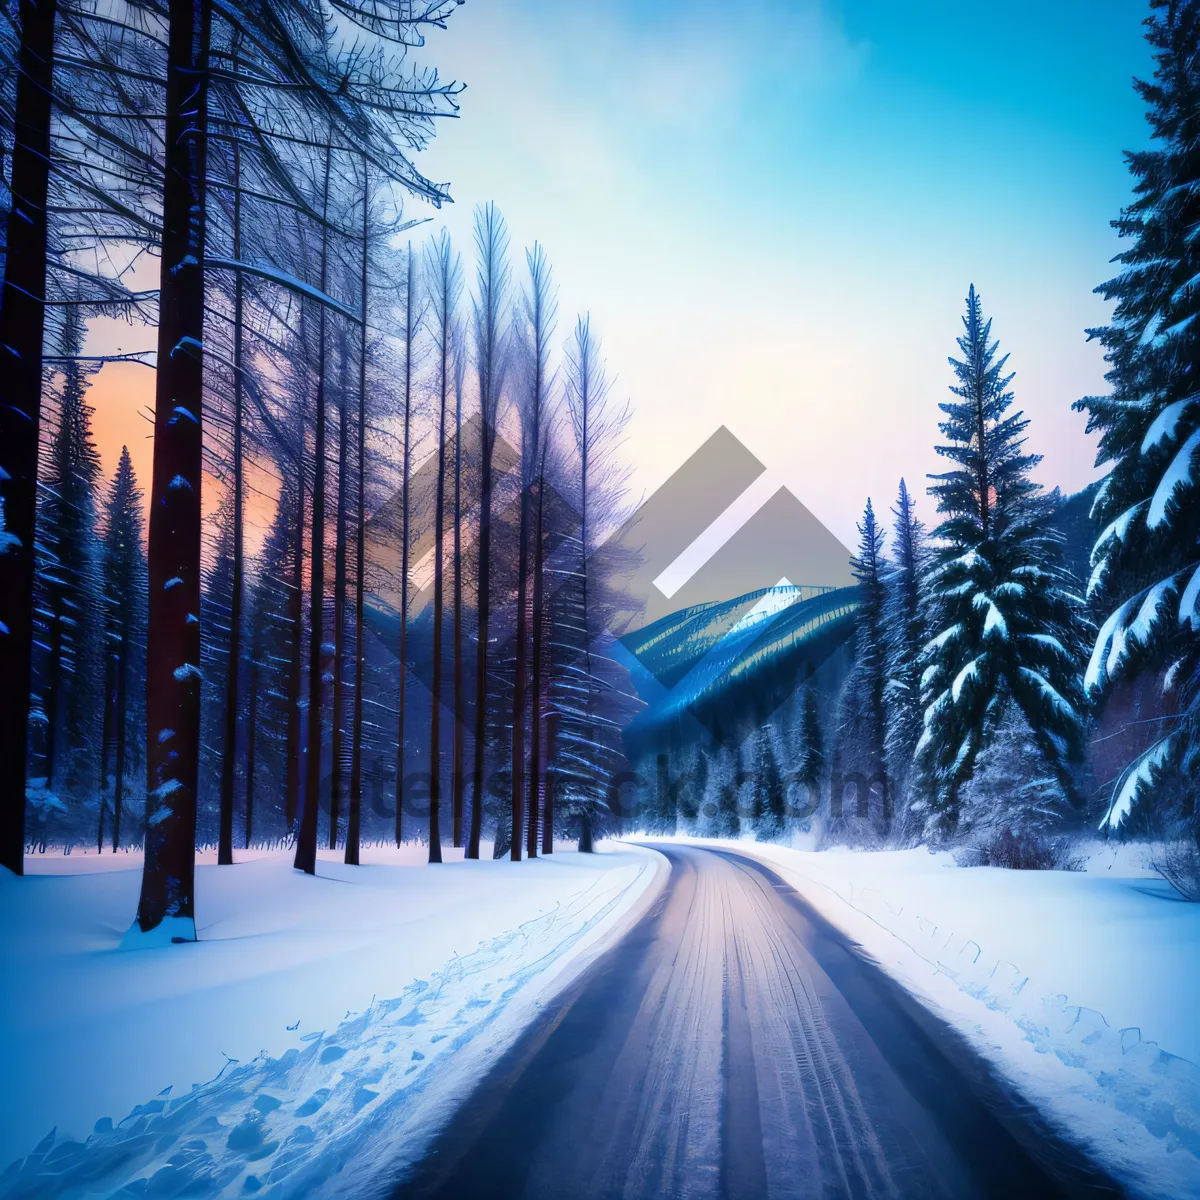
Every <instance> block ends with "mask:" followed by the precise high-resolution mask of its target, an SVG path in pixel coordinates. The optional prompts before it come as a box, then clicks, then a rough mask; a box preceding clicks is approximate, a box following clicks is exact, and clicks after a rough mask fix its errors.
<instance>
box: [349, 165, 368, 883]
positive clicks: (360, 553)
mask: <svg viewBox="0 0 1200 1200" xmlns="http://www.w3.org/2000/svg"><path fill="white" fill-rule="evenodd" d="M370 211H371V189H370V178H369V176H368V174H367V163H366V159H365V158H364V160H363V198H362V275H361V277H360V279H359V297H358V311H359V315H360V316H361V317H362V325H361V327H360V328H361V339H362V340H361V342H360V344H359V348H358V431H357V432H358V445H357V452H358V464H357V465H358V496H357V497H356V503H355V514H356V529H355V542H354V715H353V717H352V718H351V720H352V721H353V725H352V727H351V734H350V736H351V748H350V813H349V816H348V818H347V820H346V862H347V863H348V864H349V865H350V866H357V865H358V851H359V841H360V840H361V836H362V835H361V825H362V722H363V593H364V583H365V579H366V562H365V559H366V552H367V551H366V528H367V505H366V477H367V299H368V297H367V270H368V267H369V266H370V259H369V257H368V242H367V234H368V232H369V221H370Z"/></svg>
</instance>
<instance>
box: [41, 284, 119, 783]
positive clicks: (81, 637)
mask: <svg viewBox="0 0 1200 1200" xmlns="http://www.w3.org/2000/svg"><path fill="white" fill-rule="evenodd" d="M62 340H63V351H64V355H65V356H66V357H67V358H69V359H72V360H74V358H75V357H76V356H77V355H78V354H79V352H80V350H81V348H82V344H83V320H82V316H81V314H80V311H79V307H78V306H77V305H72V306H71V307H70V308H68V310H67V318H66V322H65V326H64V329H63V338H62ZM88 387H89V384H88V381H87V378H86V376H85V373H84V371H83V368H82V367H81V366H80V364H79V363H78V362H77V361H69V362H68V363H67V365H66V368H65V371H64V375H63V384H62V388H61V390H60V392H59V396H58V414H57V417H58V419H57V425H56V428H55V430H54V435H53V438H52V440H51V443H50V454H49V462H48V464H47V466H48V469H47V472H46V478H45V493H44V497H45V498H44V501H43V505H42V512H41V514H40V518H39V522H38V524H39V527H40V529H39V538H38V544H39V549H40V551H41V555H40V558H41V562H40V563H39V571H38V593H39V600H40V604H39V613H38V615H39V618H40V621H41V623H42V624H43V625H44V637H45V641H46V644H47V646H48V651H47V653H46V655H45V658H44V668H43V670H42V672H40V674H41V676H42V679H41V682H42V708H43V711H44V713H45V720H46V736H45V754H44V761H45V775H46V787H47V789H48V790H50V791H54V790H56V789H60V790H65V791H66V793H67V794H68V795H70V796H74V797H75V798H76V799H82V798H83V797H84V796H89V795H91V794H92V792H93V783H94V779H95V775H96V770H97V766H98V764H99V753H98V751H99V749H100V747H99V745H98V742H97V739H96V731H97V730H98V728H99V727H100V726H99V718H100V716H101V708H102V703H103V695H102V691H103V689H102V684H101V681H102V679H103V673H104V666H103V647H102V634H101V626H102V620H103V616H102V600H101V589H102V586H103V580H102V562H101V554H100V545H99V543H98V541H97V538H96V525H97V521H96V515H97V514H96V490H97V486H98V484H99V481H100V455H99V452H98V451H97V450H96V446H95V443H94V441H93V439H92V415H93V413H92V408H91V405H89V404H88V402H87V390H88Z"/></svg>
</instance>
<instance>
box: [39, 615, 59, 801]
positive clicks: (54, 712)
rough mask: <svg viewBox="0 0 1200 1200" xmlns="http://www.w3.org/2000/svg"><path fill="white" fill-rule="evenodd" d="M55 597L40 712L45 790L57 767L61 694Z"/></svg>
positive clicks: (51, 786) (48, 788) (50, 785)
mask: <svg viewBox="0 0 1200 1200" xmlns="http://www.w3.org/2000/svg"><path fill="white" fill-rule="evenodd" d="M56 601H57V597H52V598H51V600H50V604H49V606H48V607H49V609H50V650H49V653H48V654H47V656H46V701H45V703H44V704H43V705H42V711H43V712H44V713H45V715H46V745H45V761H44V764H43V765H44V766H45V769H46V790H47V791H51V790H52V789H53V787H54V776H55V773H56V770H57V767H58V698H59V696H60V695H61V694H62V618H61V617H60V616H59V614H58V613H57V612H56V611H54V610H55V609H56V608H57V607H58V605H57V603H56Z"/></svg>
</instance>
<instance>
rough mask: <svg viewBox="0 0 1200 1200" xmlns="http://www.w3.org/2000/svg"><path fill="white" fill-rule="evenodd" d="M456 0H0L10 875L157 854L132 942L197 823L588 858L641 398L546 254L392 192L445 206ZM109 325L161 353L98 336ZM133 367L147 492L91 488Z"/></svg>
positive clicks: (247, 832)
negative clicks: (431, 214) (454, 238)
mask: <svg viewBox="0 0 1200 1200" xmlns="http://www.w3.org/2000/svg"><path fill="white" fill-rule="evenodd" d="M455 7H456V3H455V0H429V2H427V3H418V4H410V3H407V2H406V0H394V2H391V0H385V2H384V3H380V2H379V0H372V2H371V3H361V2H359V0H330V2H329V3H325V4H323V3H320V2H318V0H269V2H268V3H264V4H255V5H251V6H228V5H222V4H217V3H214V2H213V0H189V2H186V3H175V2H173V3H171V4H169V5H168V4H160V3H157V2H154V0H121V2H119V3H116V4H111V5H109V4H106V5H102V6H97V5H95V4H92V3H89V2H88V0H82V2H77V0H36V2H35V0H22V2H21V4H20V5H19V7H17V8H14V9H12V10H10V9H9V8H7V7H6V9H5V16H4V20H3V24H2V26H0V61H2V62H3V66H4V74H3V77H2V82H0V101H2V107H0V112H2V114H3V119H4V142H3V151H4V162H3V167H4V172H3V174H4V180H5V185H6V186H5V205H4V210H3V218H4V223H5V229H6V238H5V248H6V256H5V259H4V264H5V275H4V284H5V286H4V290H3V304H2V306H0V344H2V345H3V354H4V356H5V365H4V371H5V376H6V395H5V403H4V406H3V409H2V414H3V415H2V417H0V420H2V421H3V427H2V429H0V447H2V453H3V471H4V473H3V475H0V480H2V481H3V488H4V493H3V500H4V510H3V518H4V519H3V534H2V535H0V536H3V539H4V543H3V550H4V553H3V555H0V561H2V563H3V593H2V595H3V606H4V608H3V621H4V636H3V637H0V653H2V654H3V663H2V670H3V676H4V679H5V681H6V686H5V688H4V689H3V696H2V699H0V703H2V704H3V706H4V707H3V712H2V713H0V731H2V734H0V736H2V737H3V745H2V746H0V756H2V758H3V761H4V764H5V770H4V772H3V773H2V779H0V812H2V822H3V824H2V826H0V856H2V861H3V863H4V865H6V866H8V867H9V868H10V869H12V870H14V871H17V872H20V871H21V869H22V862H23V856H24V854H25V853H26V851H27V849H29V848H31V847H34V846H37V845H39V844H40V845H43V846H44V845H45V844H46V842H47V839H50V838H54V839H55V840H56V841H58V842H65V843H67V844H70V843H71V842H72V841H74V842H75V843H76V844H78V843H79V842H83V841H86V840H88V839H92V840H94V843H95V844H96V845H97V846H98V847H105V846H111V847H112V848H113V849H114V850H115V849H117V848H119V847H120V846H122V845H128V844H130V843H134V844H136V843H144V847H145V859H144V870H143V886H142V894H141V900H140V904H139V909H138V916H137V922H136V925H135V929H136V930H140V931H142V932H144V933H149V932H150V931H158V932H157V934H156V936H158V937H160V938H162V937H182V938H191V937H193V936H194V924H193V913H194V909H193V892H192V887H193V876H194V861H195V848H196V846H197V844H198V843H199V844H208V845H212V844H215V845H216V847H217V853H218V861H219V862H221V863H228V862H231V861H232V854H233V848H234V846H235V844H237V845H249V844H251V842H252V841H257V842H262V841H272V840H279V841H285V840H289V839H290V840H292V841H294V846H295V861H296V865H297V867H299V868H302V869H303V870H305V871H308V872H312V871H313V870H314V869H315V863H316V856H317V851H318V846H319V845H321V844H324V845H327V846H329V847H330V848H339V849H342V850H343V852H344V855H345V859H346V861H347V862H350V863H355V862H357V861H358V857H359V851H360V846H361V844H362V842H363V841H364V839H371V840H382V839H385V838H386V839H387V840H394V841H396V842H397V843H398V842H400V841H401V840H402V839H404V838H405V837H407V836H410V835H411V834H412V832H413V829H412V828H411V825H412V823H413V821H414V814H416V819H417V820H419V823H420V826H421V829H422V831H423V832H424V833H425V834H426V836H427V841H428V846H429V857H430V859H431V860H432V861H437V860H438V859H439V858H440V856H441V845H442V842H443V840H446V841H449V842H452V843H453V844H454V845H455V846H461V847H463V849H464V851H465V854H466V855H467V856H468V857H477V856H478V855H479V854H480V852H481V843H483V844H486V842H487V841H490V842H492V844H493V847H494V850H493V852H494V853H495V854H496V855H497V856H500V855H501V854H505V855H510V856H511V857H512V858H514V859H517V858H521V857H522V855H523V854H528V855H531V856H532V855H536V854H538V853H549V852H551V851H552V849H553V837H554V833H555V831H556V830H557V831H558V832H559V833H560V834H564V833H566V834H570V835H571V836H574V837H577V838H579V840H580V843H581V845H582V846H583V848H590V842H591V836H592V820H593V816H594V814H595V812H596V811H597V810H598V809H599V807H600V805H601V803H602V801H603V786H602V782H601V781H602V780H603V779H604V778H605V776H606V773H607V771H608V769H609V762H610V760H611V759H612V758H613V756H614V755H616V754H619V728H620V720H619V711H620V709H621V706H622V705H623V704H625V703H627V701H626V699H625V697H624V696H623V694H622V693H621V691H620V688H619V683H618V680H617V676H616V675H615V673H614V671H613V670H612V669H611V664H610V663H609V662H608V660H607V659H605V658H604V657H603V655H600V654H598V653H597V652H596V639H597V637H598V635H599V633H600V632H601V630H602V629H603V628H604V626H605V623H606V621H607V618H608V611H607V606H609V605H610V604H611V598H610V596H609V595H608V585H607V584H606V583H605V580H604V578H603V577H602V575H603V573H602V572H601V571H599V570H598V563H599V562H600V561H601V560H602V559H603V553H602V552H600V553H598V551H599V547H600V544H601V542H602V540H603V537H604V534H605V533H606V531H607V530H608V528H609V527H610V525H611V523H612V521H613V520H614V519H615V516H616V513H617V511H618V509H619V506H620V505H621V503H622V496H623V487H622V479H623V476H622V472H621V469H620V466H619V464H618V462H617V460H616V458H615V455H614V450H615V447H616V444H617V437H618V435H619V432H620V427H621V425H622V423H623V421H624V419H625V410H624V409H623V408H621V407H620V406H618V405H616V404H614V403H613V402H612V400H611V398H610V395H609V382H608V379H607V377H606V374H605V366H604V360H603V356H602V350H601V346H600V342H599V338H598V337H597V335H596V333H595V331H594V330H593V328H592V326H591V323H590V321H589V320H588V318H587V317H586V316H581V317H580V318H578V320H575V321H572V322H571V323H570V325H569V326H568V327H567V328H566V329H560V328H559V323H558V313H557V303H556V298H555V297H556V293H555V285H554V281H553V276H552V271H551V266H550V263H549V262H548V260H547V257H546V255H545V253H544V251H543V250H542V248H541V247H540V246H537V245H534V246H532V247H530V248H529V249H528V250H526V251H525V252H524V253H523V254H518V253H513V252H512V250H511V248H510V246H509V241H508V234H507V230H506V227H505V223H504V220H503V218H502V216H501V214H500V213H499V212H498V211H497V210H496V208H495V207H494V206H492V205H484V206H482V207H480V208H479V209H478V210H477V212H476V219H475V238H474V246H473V247H471V248H470V253H469V254H468V255H467V263H466V264H465V265H464V260H463V254H462V251H461V250H460V248H459V247H456V246H454V245H453V244H452V243H451V241H450V238H449V237H448V235H447V234H446V233H445V232H444V231H442V232H441V233H437V232H434V233H429V232H428V231H427V230H428V227H426V228H416V227H415V226H416V225H417V224H418V222H414V220H413V219H412V218H411V217H410V216H409V215H408V213H407V209H406V205H408V206H409V207H411V203H410V202H411V201H412V200H414V199H420V200H423V201H427V202H430V203H432V204H434V205H440V204H441V203H444V202H445V201H447V200H448V199H449V195H448V193H447V191H446V189H445V188H444V187H443V186H441V185H438V184H435V183H433V182H431V181H429V180H427V179H425V178H424V177H423V176H422V175H421V173H420V172H419V171H418V170H417V168H416V166H415V165H414V162H413V151H416V150H420V149H421V148H422V147H423V146H424V145H425V144H426V143H427V142H428V140H429V139H430V138H431V137H432V136H433V134H434V132H435V130H436V126H437V122H438V121H439V120H440V119H443V118H449V117H453V116H455V115H456V114H457V111H458V101H457V97H458V95H459V92H460V91H461V87H460V85H459V84H457V83H453V82H451V83H446V82H443V81H441V80H440V79H439V77H438V75H437V73H436V72H435V71H433V70H432V69H429V68H426V67H422V66H417V65H414V54H415V53H416V52H417V50H418V49H419V48H420V47H422V46H423V45H424V41H425V34H426V32H427V31H428V30H430V29H434V28H438V27H441V26H443V25H444V23H445V21H446V19H447V18H448V17H449V16H450V14H451V12H452V11H453V10H454V8H455ZM156 260H157V261H156ZM148 264H152V265H154V266H157V268H158V279H157V287H153V286H150V285H149V284H150V281H149V280H148V279H147V275H148V272H149V269H150V267H149V266H148ZM100 317H103V318H112V317H116V318H120V319H124V320H126V321H128V322H130V323H139V322H144V323H147V324H156V325H157V353H156V354H155V355H154V356H152V358H151V357H150V356H138V355H122V354H89V353H87V350H88V345H87V330H88V323H89V321H92V320H93V319H94V318H100ZM129 357H134V358H142V359H143V360H149V361H151V362H152V364H153V365H154V366H155V367H156V385H155V386H156V392H155V402H154V412H153V435H154V459H153V473H152V478H151V479H150V480H148V481H146V480H138V479H137V478H136V477H135V475H134V471H133V466H132V462H131V459H130V456H129V454H128V451H127V450H126V451H125V452H123V454H122V456H121V459H120V464H119V467H118V469H117V471H116V474H115V476H114V478H113V479H111V480H103V479H102V478H101V468H100V461H99V455H98V453H97V450H96V445H95V439H94V435H93V432H92V418H93V415H94V414H93V411H92V408H91V406H90V404H89V400H88V390H89V386H90V380H91V377H92V376H93V374H94V373H95V371H96V370H98V369H99V368H100V367H102V366H103V365H104V363H106V362H111V361H114V360H115V359H120V358H129ZM142 489H146V490H147V492H148V509H149V523H148V524H149V528H148V536H147V537H145V538H144V537H143V533H142V530H143V496H142ZM434 697H437V698H438V701H439V702H438V703H434V702H433V698H434ZM548 771H549V772H550V777H551V778H552V779H553V780H554V781H555V785H554V786H553V787H550V788H548V787H547V773H548ZM27 781H28V788H27ZM27 791H28V808H27V804H26V799H27ZM27 813H28V821H27ZM443 821H446V822H447V823H448V828H444V827H443V824H442V823H443ZM406 822H408V823H409V824H408V826H406Z"/></svg>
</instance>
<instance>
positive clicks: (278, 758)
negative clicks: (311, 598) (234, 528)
mask: <svg viewBox="0 0 1200 1200" xmlns="http://www.w3.org/2000/svg"><path fill="white" fill-rule="evenodd" d="M299 507H300V497H299V492H298V489H297V487H296V485H295V482H294V481H293V480H292V479H289V477H288V476H287V475H284V485H283V490H282V492H281V494H280V497H279V503H278V505H277V506H276V509H275V515H274V517H273V518H272V520H271V524H270V526H269V528H268V530H267V535H266V537H265V539H264V540H263V544H262V549H261V550H260V551H259V554H258V561H257V564H256V567H257V569H256V571H255V575H254V582H253V585H252V587H251V590H250V628H251V630H252V634H251V638H252V643H253V644H252V649H251V661H250V675H251V682H250V684H249V687H250V690H251V703H252V704H254V703H255V696H257V711H256V713H255V718H256V719H255V720H254V721H251V722H248V726H249V727H248V729H247V753H246V803H247V809H248V813H247V818H246V824H247V825H249V826H250V827H251V828H252V829H255V830H258V831H259V832H260V835H261V834H262V832H263V831H265V830H270V831H271V833H273V834H274V835H276V836H278V835H279V834H285V835H286V834H287V833H288V832H289V831H290V826H291V821H290V820H289V817H288V812H287V807H288V806H287V768H288V729H289V726H290V724H291V711H292V710H291V708H290V706H289V703H288V688H289V681H290V677H291V675H292V672H293V669H294V664H293V661H292V648H293V645H294V640H295V639H294V633H295V631H294V629H293V627H292V617H291V610H292V600H293V592H294V583H293V580H294V578H295V576H296V574H297V571H296V555H297V551H298V550H299V549H300V548H301V543H302V539H301V537H300V536H299V535H298V533H297V524H298V523H299V522H300V520H301V513H300V511H299ZM301 557H303V555H302V554H301ZM251 748H252V749H253V755H251V753H250V751H251ZM255 768H257V771H256V769H255ZM256 774H257V778H256ZM260 782H261V784H262V785H263V786H259V784H260ZM251 806H253V807H252V808H251Z"/></svg>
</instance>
